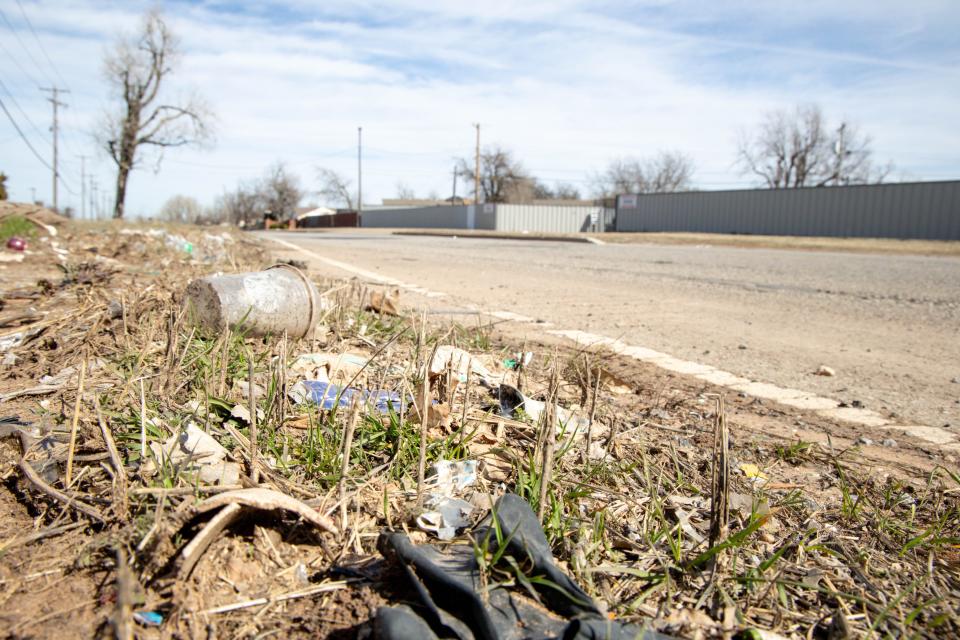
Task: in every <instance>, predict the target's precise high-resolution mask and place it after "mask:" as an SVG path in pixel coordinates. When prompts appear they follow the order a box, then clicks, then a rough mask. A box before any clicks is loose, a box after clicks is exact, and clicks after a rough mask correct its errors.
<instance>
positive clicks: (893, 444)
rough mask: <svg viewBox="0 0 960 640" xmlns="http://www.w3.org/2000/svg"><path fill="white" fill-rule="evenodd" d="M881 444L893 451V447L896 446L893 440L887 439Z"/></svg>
mask: <svg viewBox="0 0 960 640" xmlns="http://www.w3.org/2000/svg"><path fill="white" fill-rule="evenodd" d="M882 444H883V446H885V447H890V448H891V449H893V448H894V447H896V446H897V441H896V440H894V439H893V438H887V439H886V440H884V441H883V443H882Z"/></svg>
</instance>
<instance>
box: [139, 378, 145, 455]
mask: <svg viewBox="0 0 960 640" xmlns="http://www.w3.org/2000/svg"><path fill="white" fill-rule="evenodd" d="M146 460H147V396H146V394H145V393H144V391H143V378H140V464H141V465H142V464H143V463H144V462H146Z"/></svg>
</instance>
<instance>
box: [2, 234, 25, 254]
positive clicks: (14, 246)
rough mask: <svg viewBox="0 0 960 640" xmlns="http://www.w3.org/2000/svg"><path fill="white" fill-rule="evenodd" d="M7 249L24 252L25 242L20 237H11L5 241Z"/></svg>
mask: <svg viewBox="0 0 960 640" xmlns="http://www.w3.org/2000/svg"><path fill="white" fill-rule="evenodd" d="M7 249H10V250H11V251H26V250H27V241H26V240H24V239H23V238H21V237H20V236H12V237H11V238H10V239H9V240H7Z"/></svg>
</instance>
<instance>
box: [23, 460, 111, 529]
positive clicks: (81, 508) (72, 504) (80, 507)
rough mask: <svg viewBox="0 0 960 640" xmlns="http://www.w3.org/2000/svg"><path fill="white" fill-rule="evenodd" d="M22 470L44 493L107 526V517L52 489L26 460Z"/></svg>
mask: <svg viewBox="0 0 960 640" xmlns="http://www.w3.org/2000/svg"><path fill="white" fill-rule="evenodd" d="M20 470H21V471H23V475H25V476H26V477H27V480H29V481H30V483H31V484H33V486H35V487H36V488H37V489H39V490H40V491H41V492H42V493H45V494H47V495H48V496H50V497H51V498H54V499H56V500H59V501H60V502H62V503H63V504H64V505H66V506H68V507H73V508H74V509H76V510H77V511H79V512H80V513H82V514H83V515H85V516H87V517H88V518H93V519H94V520H97V521H99V522H102V523H104V524H106V522H107V519H106V517H104V515H103V514H102V513H100V512H99V511H98V510H97V509H95V508H93V507H91V506H90V505H88V504H85V503H83V502H80V501H79V500H75V499H74V498H71V497H70V496H68V495H67V494H65V493H63V492H62V491H58V490H56V489H54V488H53V487H51V486H50V485H48V484H47V483H46V482H44V481H43V479H42V478H41V477H40V476H39V475H37V472H36V471H35V470H34V468H33V467H32V466H30V463H29V462H27V461H26V459H25V458H20Z"/></svg>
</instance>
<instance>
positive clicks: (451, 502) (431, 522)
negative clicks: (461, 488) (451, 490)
mask: <svg viewBox="0 0 960 640" xmlns="http://www.w3.org/2000/svg"><path fill="white" fill-rule="evenodd" d="M424 504H425V505H426V506H427V507H428V508H429V509H430V511H424V512H423V513H421V514H420V515H419V516H417V526H418V527H420V528H421V529H423V530H424V531H432V532H433V533H435V534H437V537H438V538H440V539H441V540H453V538H454V536H456V535H457V529H463V528H465V527H469V526H470V514H471V513H473V510H474V506H473V504H471V503H469V502H467V501H466V500H461V499H459V498H449V497H434V496H430V497H428V498H427V500H426V502H425V503H424Z"/></svg>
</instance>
